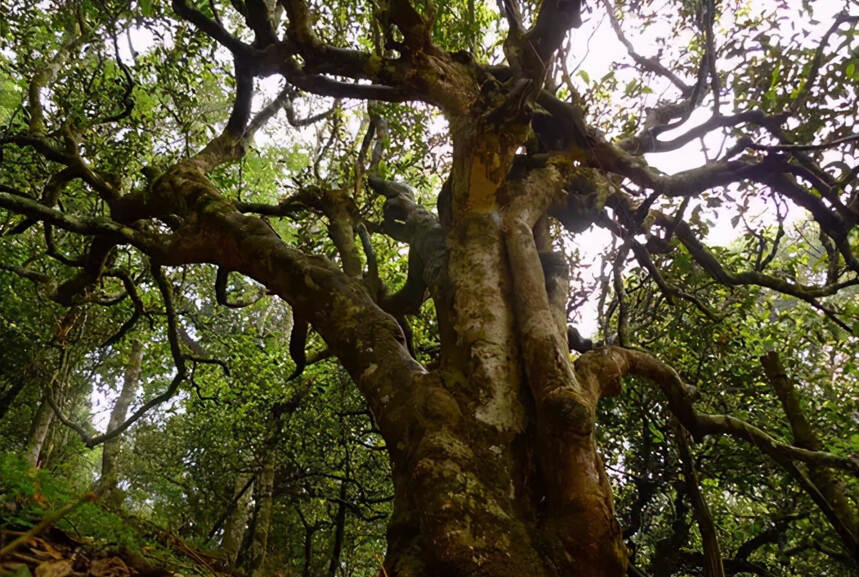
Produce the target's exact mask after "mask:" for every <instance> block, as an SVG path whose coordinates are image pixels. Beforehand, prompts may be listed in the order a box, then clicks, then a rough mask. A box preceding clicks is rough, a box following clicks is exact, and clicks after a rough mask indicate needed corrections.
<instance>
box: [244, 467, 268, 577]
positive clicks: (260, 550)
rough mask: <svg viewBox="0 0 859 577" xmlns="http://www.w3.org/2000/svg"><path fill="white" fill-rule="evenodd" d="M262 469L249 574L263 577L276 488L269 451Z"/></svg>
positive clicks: (254, 576) (249, 560) (256, 493)
mask: <svg viewBox="0 0 859 577" xmlns="http://www.w3.org/2000/svg"><path fill="white" fill-rule="evenodd" d="M264 459H265V462H264V463H263V468H262V471H261V472H260V475H259V481H258V483H257V486H256V488H257V489H258V490H257V491H255V496H256V499H257V510H256V515H255V517H254V523H253V535H252V537H251V544H250V551H249V552H248V568H247V569H248V574H250V575H251V577H262V575H264V574H265V559H266V554H267V553H268V537H269V530H270V529H271V512H272V507H273V505H274V503H273V496H272V492H273V490H274V458H273V452H272V451H269V452H268V453H267V454H266V455H265V457H264Z"/></svg>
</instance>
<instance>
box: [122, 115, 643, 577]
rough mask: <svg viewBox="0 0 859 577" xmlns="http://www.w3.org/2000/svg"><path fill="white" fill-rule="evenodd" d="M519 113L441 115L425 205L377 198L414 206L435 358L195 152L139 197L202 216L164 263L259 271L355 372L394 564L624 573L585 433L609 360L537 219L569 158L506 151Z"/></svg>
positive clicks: (598, 576)
mask: <svg viewBox="0 0 859 577" xmlns="http://www.w3.org/2000/svg"><path fill="white" fill-rule="evenodd" d="M526 128H527V126H526V125H522V126H513V128H510V129H509V130H508V129H505V131H501V129H499V128H498V127H497V126H495V125H493V123H492V122H486V121H485V120H483V119H481V118H474V117H468V118H465V117H462V118H452V119H451V132H452V134H453V145H454V146H453V148H454V163H453V173H452V176H451V178H450V181H449V183H448V184H446V186H445V190H443V191H442V194H441V195H440V198H439V217H438V218H437V220H436V217H435V216H434V215H431V214H429V213H428V211H425V210H424V211H423V213H421V212H420V208H419V207H418V208H415V207H414V206H412V205H416V203H415V202H414V199H413V198H412V199H411V200H409V198H407V196H408V195H397V194H395V193H392V194H391V196H388V201H391V200H396V201H398V202H399V203H400V205H399V207H398V208H399V209H403V210H413V212H414V213H415V215H417V219H416V220H415V222H414V227H413V228H411V227H402V226H401V228H400V232H402V234H403V235H404V236H407V235H409V234H413V235H414V237H413V238H412V239H411V245H412V250H413V251H415V252H416V253H420V252H423V253H424V254H422V255H421V260H422V261H423V262H424V263H426V267H425V270H424V272H423V275H422V276H423V281H424V282H425V286H426V287H427V288H428V289H429V292H430V295H431V297H432V299H433V303H434V305H435V308H436V313H437V318H438V325H439V335H440V339H441V358H440V363H439V367H438V368H437V369H433V370H432V371H428V370H427V369H426V368H425V367H423V366H421V365H420V364H419V363H417V361H416V360H415V359H414V358H413V357H412V355H411V354H410V352H409V350H408V346H407V343H406V339H405V337H404V335H403V330H402V328H401V327H400V325H399V324H398V323H397V321H396V320H395V317H394V315H393V314H391V313H389V312H387V311H386V310H384V309H383V308H382V307H381V306H380V305H379V304H378V303H377V302H376V301H374V300H373V297H372V296H371V294H370V292H369V291H368V290H367V289H366V286H365V285H364V283H363V282H362V280H361V279H360V278H357V277H353V276H350V275H347V274H344V273H343V271H341V270H339V269H337V268H336V267H335V266H334V265H332V264H331V263H328V262H326V261H324V260H322V259H318V258H315V257H309V256H306V255H303V254H302V253H300V252H299V251H296V250H295V249H293V248H291V247H289V246H287V245H285V244H284V243H283V242H282V241H281V239H280V238H279V237H278V236H277V234H276V233H275V232H274V231H273V230H272V229H271V227H269V226H268V225H266V224H265V223H264V222H263V221H261V220H260V219H258V218H256V217H251V216H247V215H244V214H241V213H240V212H238V211H237V210H236V209H235V207H234V206H233V205H232V204H230V203H229V202H228V201H225V200H224V199H223V197H221V196H220V194H219V193H218V192H217V190H216V189H215V188H214V187H213V185H212V184H211V182H210V181H209V180H208V179H207V178H206V177H205V174H204V171H205V169H206V165H205V163H204V162H203V161H204V160H205V159H201V160H198V161H188V162H185V163H180V164H179V165H177V166H176V167H174V168H173V169H170V170H169V171H168V172H166V173H165V175H164V176H162V177H161V178H160V179H159V180H158V181H157V182H156V183H155V184H154V185H153V187H152V188H151V190H150V194H148V196H147V197H146V201H147V202H148V203H149V205H150V206H152V207H157V209H158V210H168V211H170V212H176V213H177V214H179V215H180V216H181V215H183V214H188V215H192V214H193V215H197V216H195V217H194V218H188V220H187V221H188V224H187V226H185V227H183V229H182V230H181V231H180V232H179V233H177V234H176V235H175V237H174V238H175V241H174V243H173V244H172V245H171V247H170V250H169V251H164V252H162V253H159V257H160V258H161V259H163V263H164V264H165V265H169V264H182V263H187V262H199V261H204V262H215V263H216V264H218V265H219V266H222V267H224V268H225V269H228V270H235V271H238V272H240V273H242V274H245V275H247V276H249V277H251V278H254V279H256V280H258V281H259V282H261V283H263V284H265V285H266V286H268V287H269V288H270V289H271V290H272V291H273V292H275V293H277V294H279V295H280V296H282V297H283V298H284V299H285V300H287V302H288V303H289V304H290V305H291V306H292V307H294V308H295V309H296V310H302V311H305V312H306V314H307V315H308V316H309V321H310V322H311V323H312V324H313V327H314V329H315V330H316V331H317V332H318V333H319V334H320V335H321V336H322V337H323V338H324V339H325V341H326V342H327V344H328V346H329V349H330V350H331V352H332V354H334V355H336V356H337V357H338V358H339V359H340V361H341V362H342V364H343V366H344V367H345V368H346V370H348V371H349V373H350V375H351V376H352V377H353V379H354V380H355V382H356V383H357V385H358V387H359V389H360V390H361V392H362V394H363V395H364V396H365V398H366V399H367V401H368V405H369V407H370V409H371V411H372V412H373V415H374V417H375V420H376V421H377V423H378V426H379V430H380V432H381V434H382V435H383V436H384V438H385V441H386V444H387V446H388V450H389V453H390V459H391V463H392V470H393V483H394V492H395V495H394V510H393V515H392V518H391V521H390V525H389V529H388V549H387V553H386V555H387V556H386V560H385V570H386V572H387V573H388V575H390V576H391V577H395V576H396V577H424V576H428V575H445V576H449V577H459V576H465V575H468V576H471V577H507V576H510V577H513V576H516V577H519V576H521V575H532V576H544V577H555V576H560V575H572V574H580V575H588V576H589V577H621V576H623V575H625V573H626V565H627V551H626V548H625V546H624V544H623V539H622V532H621V529H620V526H619V524H618V523H617V521H616V520H615V513H614V506H613V502H612V495H611V490H610V486H609V483H608V479H607V476H606V474H605V471H604V468H603V464H602V461H601V459H600V457H599V454H598V453H597V448H596V442H595V438H594V422H595V418H596V417H595V415H596V405H597V402H598V400H599V398H600V396H603V395H610V394H616V393H617V392H618V391H619V385H618V382H617V376H618V375H617V374H616V371H615V372H613V370H612V367H614V366H615V365H616V359H614V358H612V357H611V354H610V353H606V355H605V356H606V358H604V359H603V358H600V359H598V360H597V359H595V358H594V357H593V356H591V357H588V360H587V362H585V363H583V364H577V365H576V366H574V365H573V363H572V361H571V359H570V356H569V349H568V346H567V337H566V326H565V320H566V311H565V310H564V306H563V305H564V303H565V302H566V296H567V292H566V286H567V283H568V275H569V271H567V270H566V267H565V266H557V264H558V263H559V262H561V261H562V258H560V255H555V254H552V253H551V244H550V243H549V242H547V240H546V235H545V234H544V232H542V231H544V229H545V226H544V225H543V224H538V223H540V222H541V221H543V222H545V216H546V214H547V212H548V210H549V207H550V205H551V204H552V202H553V200H555V199H556V198H555V195H557V194H559V193H561V192H562V190H561V184H560V183H562V182H566V181H567V180H568V179H569V177H570V175H569V174H564V173H563V171H569V170H573V168H571V167H569V166H557V165H555V164H546V165H545V166H542V167H537V168H527V167H525V168H527V169H525V168H523V167H518V166H514V159H515V151H516V150H517V149H518V148H519V147H520V146H521V145H522V143H523V142H524V140H525V137H526V133H527V131H526ZM386 196H387V195H386ZM137 200H139V199H135V198H133V197H128V198H126V197H124V198H123V201H124V202H128V203H132V202H136V201H137ZM409 203H411V204H409ZM386 206H387V203H386ZM391 208H393V207H391ZM117 211H119V208H118V209H117ZM389 212H392V211H389ZM118 213H119V212H118ZM394 216H395V220H396V218H399V217H396V215H394ZM407 218H411V217H409V216H407ZM394 224H396V223H394ZM420 235H423V238H418V236H420ZM213 247H217V251H214V250H213ZM541 253H543V254H541ZM541 257H542V258H541ZM410 259H411V255H410ZM419 296H421V297H422V296H423V295H422V294H421V295H419ZM388 304H390V303H388ZM419 305H420V303H418V306H419ZM262 484H263V483H262V482H261V485H262ZM259 489H260V494H261V495H265V494H266V491H265V490H264V489H263V487H260V488H259ZM257 524H259V525H260V527H259V528H257V529H256V533H259V537H260V538H258V539H257V538H255V539H254V543H255V547H256V548H255V549H254V551H255V552H254V554H253V555H251V557H252V558H254V559H259V556H258V553H259V552H262V550H263V549H261V548H260V546H259V544H261V543H263V538H264V537H267V534H268V531H267V528H268V527H267V513H266V508H265V507H263V504H262V503H260V507H259V510H258V512H257ZM260 565H261V563H259V562H254V563H252V564H251V565H250V566H251V567H253V568H258V567H260ZM246 566H248V565H246Z"/></svg>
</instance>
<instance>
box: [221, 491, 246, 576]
mask: <svg viewBox="0 0 859 577" xmlns="http://www.w3.org/2000/svg"><path fill="white" fill-rule="evenodd" d="M249 480H250V476H249V475H238V476H237V477H236V482H235V486H234V489H233V494H235V493H238V492H239V491H241V490H242V489H245V492H244V493H242V496H241V497H239V498H238V500H237V501H236V503H235V507H234V508H233V510H232V512H231V513H230V516H229V517H228V518H227V522H226V524H225V525H224V537H223V538H222V539H221V551H222V552H223V554H224V560H225V561H226V563H227V564H228V565H230V566H232V565H233V564H235V562H236V558H237V557H238V556H239V549H241V546H242V539H243V538H244V535H245V529H246V527H247V523H248V518H249V516H250V504H251V489H250V488H246V487H247V484H248V481H249Z"/></svg>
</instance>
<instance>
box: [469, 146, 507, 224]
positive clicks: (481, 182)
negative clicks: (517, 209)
mask: <svg viewBox="0 0 859 577" xmlns="http://www.w3.org/2000/svg"><path fill="white" fill-rule="evenodd" d="M488 160H489V163H488V164H487V163H486V162H484V159H483V158H482V157H481V155H479V154H477V155H475V156H474V159H473V160H472V162H471V174H470V175H469V181H468V210H469V212H491V211H493V210H495V209H496V208H497V205H496V197H495V193H496V192H497V191H498V184H497V183H496V182H495V179H494V178H493V177H494V176H495V173H496V172H497V171H498V168H499V166H498V164H499V159H498V157H497V155H495V154H490V155H489V159H488Z"/></svg>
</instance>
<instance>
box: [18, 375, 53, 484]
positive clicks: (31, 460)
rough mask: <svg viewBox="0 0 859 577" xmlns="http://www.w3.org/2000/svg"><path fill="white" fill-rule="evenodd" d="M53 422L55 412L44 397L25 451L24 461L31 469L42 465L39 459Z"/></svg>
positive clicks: (37, 410)
mask: <svg viewBox="0 0 859 577" xmlns="http://www.w3.org/2000/svg"><path fill="white" fill-rule="evenodd" d="M53 384H54V383H53V381H52V382H51V384H50V385H49V387H53ZM47 394H50V393H48V392H46V393H45V395H47ZM53 421H54V410H53V409H52V408H51V405H50V403H48V400H47V398H44V395H43V398H42V401H41V402H40V403H39V408H38V409H36V414H35V415H34V416H33V421H32V423H31V425H30V434H29V436H28V438H27V447H26V448H25V449H24V459H25V460H26V461H27V464H28V465H30V466H31V467H34V468H35V467H38V466H39V465H40V462H39V457H40V456H41V454H42V447H44V445H45V439H47V438H48V431H50V429H51V423H53Z"/></svg>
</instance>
